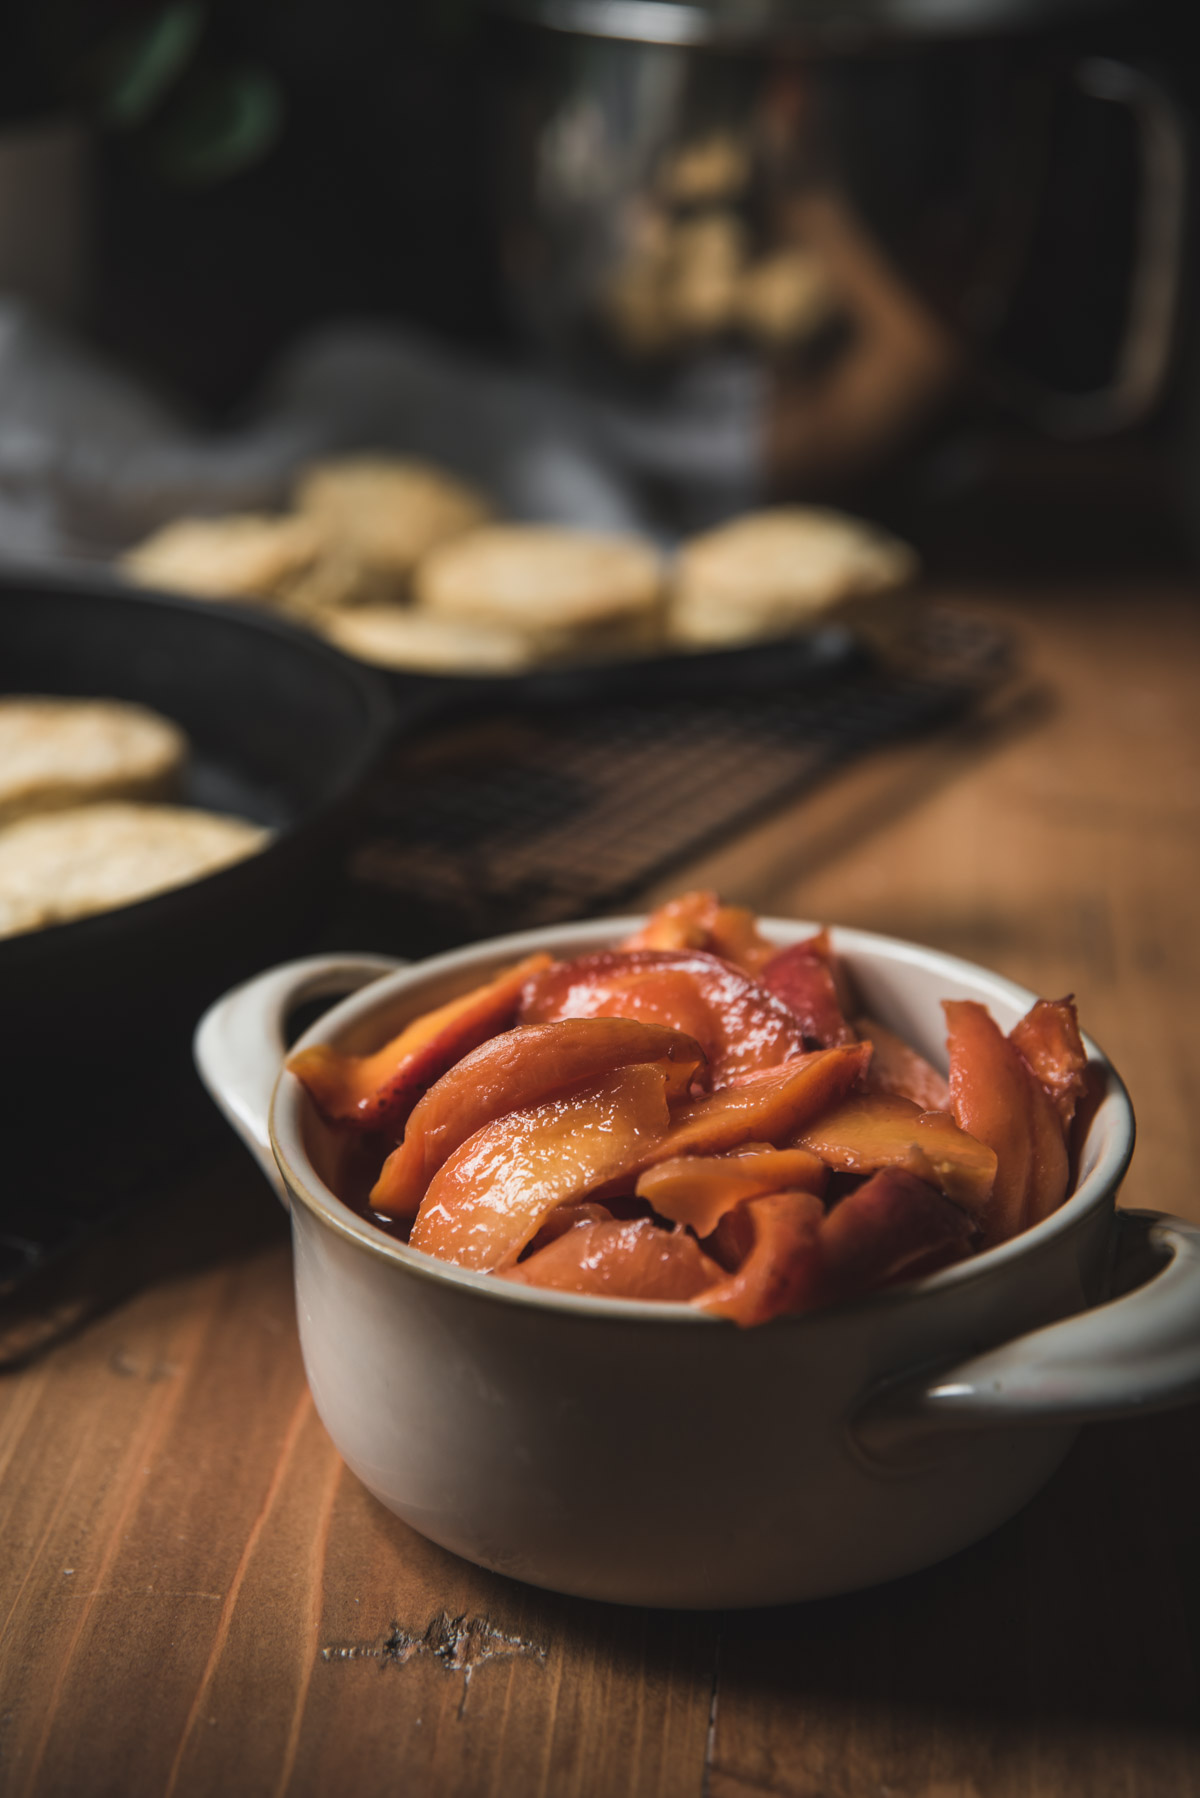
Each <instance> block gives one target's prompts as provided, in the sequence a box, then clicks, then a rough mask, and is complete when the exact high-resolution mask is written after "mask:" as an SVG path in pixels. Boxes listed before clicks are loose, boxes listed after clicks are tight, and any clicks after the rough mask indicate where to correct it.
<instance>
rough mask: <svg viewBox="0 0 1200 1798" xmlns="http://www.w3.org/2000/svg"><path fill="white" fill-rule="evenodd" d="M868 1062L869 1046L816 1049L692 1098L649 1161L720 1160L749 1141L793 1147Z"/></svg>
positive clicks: (841, 1095) (840, 1098) (856, 1079)
mask: <svg viewBox="0 0 1200 1798" xmlns="http://www.w3.org/2000/svg"><path fill="white" fill-rule="evenodd" d="M870 1058H871V1045H870V1044H869V1043H847V1044H843V1045H841V1046H840V1047H839V1048H836V1049H814V1050H813V1051H812V1053H811V1054H810V1055H798V1056H796V1057H795V1059H794V1060H792V1061H788V1062H785V1063H784V1064H783V1066H782V1067H777V1068H763V1069H761V1070H759V1071H758V1072H757V1073H754V1074H747V1075H744V1076H743V1077H742V1079H740V1080H739V1081H738V1082H737V1084H736V1085H733V1086H727V1087H725V1088H724V1089H723V1090H722V1091H721V1092H719V1093H706V1094H705V1095H704V1096H703V1097H702V1098H699V1099H691V1100H689V1101H688V1102H687V1103H686V1104H685V1105H680V1106H678V1107H676V1110H675V1113H674V1116H673V1118H672V1122H671V1129H670V1132H669V1134H668V1135H667V1136H666V1137H665V1138H664V1139H663V1141H662V1143H660V1144H659V1145H658V1147H657V1148H656V1149H655V1150H654V1153H653V1156H652V1157H651V1159H652V1160H654V1161H665V1160H667V1159H668V1158H669V1157H671V1156H675V1155H720V1154H723V1153H724V1152H725V1151H726V1150H728V1149H736V1148H738V1147H740V1146H741V1144H743V1143H751V1142H753V1143H770V1144H772V1145H775V1146H779V1145H782V1144H784V1143H787V1142H790V1141H791V1139H792V1138H793V1137H794V1136H796V1135H797V1134H798V1133H799V1132H800V1131H802V1130H803V1129H804V1128H805V1126H806V1125H808V1124H810V1123H811V1122H812V1121H813V1120H814V1119H816V1118H818V1117H820V1116H821V1114H822V1112H824V1111H827V1110H829V1108H830V1107H831V1106H833V1105H837V1104H838V1103H839V1102H840V1101H841V1100H842V1099H844V1098H845V1097H846V1095H847V1094H848V1093H849V1092H850V1090H851V1089H852V1088H853V1087H854V1086H855V1084H856V1083H857V1082H858V1080H859V1079H860V1078H861V1076H862V1074H863V1072H864V1070H865V1069H866V1066H867V1063H868V1062H869V1061H870ZM647 1165H649V1162H648V1163H647Z"/></svg>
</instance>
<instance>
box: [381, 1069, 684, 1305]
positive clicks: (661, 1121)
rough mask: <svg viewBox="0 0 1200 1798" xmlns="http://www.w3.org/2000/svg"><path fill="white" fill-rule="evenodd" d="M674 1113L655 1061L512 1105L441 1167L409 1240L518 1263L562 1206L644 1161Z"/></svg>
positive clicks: (498, 1263)
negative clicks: (528, 1103)
mask: <svg viewBox="0 0 1200 1798" xmlns="http://www.w3.org/2000/svg"><path fill="white" fill-rule="evenodd" d="M668 1118H669V1112H668V1109H667V1080H666V1076H665V1074H664V1073H663V1071H662V1068H661V1067H660V1066H657V1065H655V1064H654V1063H642V1064H640V1065H638V1066H635V1067H626V1068H620V1069H619V1070H618V1071H617V1072H616V1073H615V1074H609V1075H608V1076H606V1078H605V1079H603V1080H599V1081H597V1082H596V1083H595V1084H594V1085H592V1086H589V1087H584V1088H582V1089H580V1088H576V1089H575V1090H574V1091H573V1092H571V1093H567V1094H564V1095H561V1096H560V1097H558V1098H554V1099H548V1100H546V1101H545V1102H544V1103H543V1104H541V1105H534V1106H531V1107H529V1108H528V1109H526V1110H523V1111H513V1112H509V1113H508V1114H507V1115H506V1116H504V1117H501V1118H497V1119H495V1120H494V1121H493V1122H492V1123H490V1124H485V1125H484V1127H483V1129H482V1130H477V1131H476V1132H475V1134H474V1136H470V1137H468V1138H467V1140H466V1142H464V1143H463V1144H462V1145H461V1146H460V1147H459V1148H458V1149H456V1150H455V1152H454V1153H453V1155H451V1156H450V1158H449V1160H447V1161H446V1162H445V1163H444V1165H443V1166H442V1167H441V1168H439V1170H438V1172H437V1173H436V1174H435V1175H434V1177H433V1179H432V1180H431V1181H430V1183H429V1187H428V1190H427V1191H426V1193H425V1197H424V1199H423V1200H422V1201H421V1209H420V1211H419V1212H418V1213H417V1221H416V1223H415V1224H414V1225H413V1229H412V1235H411V1237H410V1238H409V1241H410V1242H411V1244H412V1247H413V1248H415V1249H423V1250H424V1251H425V1252H426V1253H427V1254H429V1255H437V1256H440V1258H441V1259H442V1260H443V1261H456V1262H458V1263H459V1265H460V1266H462V1267H474V1268H479V1269H482V1270H484V1271H494V1270H495V1269H496V1268H499V1267H506V1266H509V1265H511V1263H512V1262H514V1261H515V1260H516V1259H517V1256H518V1255H519V1254H520V1253H521V1250H522V1249H523V1248H524V1247H525V1245H526V1243H527V1242H529V1241H530V1240H531V1239H532V1238H533V1236H535V1235H536V1233H537V1231H538V1230H539V1229H540V1228H541V1225H542V1223H543V1221H544V1220H545V1218H546V1217H548V1216H549V1214H550V1213H551V1212H552V1211H553V1210H554V1208H555V1206H556V1205H561V1204H563V1203H564V1202H569V1201H571V1200H574V1199H581V1198H585V1197H586V1196H587V1195H588V1194H589V1193H591V1192H593V1191H594V1190H595V1189H596V1188H597V1187H599V1186H602V1185H603V1184H604V1183H605V1182H606V1181H610V1180H612V1179H614V1178H616V1177H617V1176H620V1175H622V1174H623V1172H624V1170H625V1169H627V1168H632V1167H634V1166H637V1165H638V1164H640V1163H643V1162H644V1161H645V1159H647V1158H648V1157H649V1155H650V1154H651V1152H652V1151H653V1149H654V1147H655V1146H656V1144H657V1143H658V1142H660V1141H661V1140H662V1138H663V1137H664V1136H665V1135H666V1132H667V1124H668Z"/></svg>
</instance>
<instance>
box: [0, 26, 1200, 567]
mask: <svg viewBox="0 0 1200 1798" xmlns="http://www.w3.org/2000/svg"><path fill="white" fill-rule="evenodd" d="M153 10H154V9H147V8H146V7H144V6H138V5H134V4H132V3H130V0H125V3H122V0H105V3H104V4H102V5H96V4H93V5H90V6H87V5H83V4H75V5H71V4H68V3H67V0H42V4H41V5H38V4H36V3H35V0H22V4H20V5H19V6H18V7H17V8H16V9H15V12H14V14H13V15H12V17H11V22H10V24H9V26H8V27H6V28H5V34H4V36H5V42H6V45H7V50H8V53H7V55H6V57H5V58H4V59H3V69H2V71H0V117H2V116H4V115H5V114H7V116H9V117H13V116H20V115H21V114H22V113H23V112H24V113H38V112H44V111H45V110H47V109H48V108H49V109H53V108H54V107H56V106H57V107H60V108H61V107H68V108H69V107H71V106H78V105H79V104H81V103H82V104H83V105H85V106H90V107H91V108H92V109H93V111H94V113H95V116H96V118H97V125H98V129H97V144H98V158H97V165H96V184H97V191H96V195H95V201H96V205H95V242H94V245H93V273H92V279H91V285H90V291H89V295H88V302H87V309H86V314H85V317H84V320H83V324H84V327H85V329H86V330H87V332H88V334H89V336H90V337H91V338H92V340H93V341H94V342H95V343H97V344H98V345H100V346H101V347H103V348H104V349H106V350H107V351H109V352H110V353H112V354H113V355H114V356H116V357H117V358H118V359H120V360H121V361H122V362H123V363H125V364H126V365H127V366H129V367H131V368H132V369H134V370H136V371H137V372H138V373H139V374H140V375H141V376H143V377H144V378H146V379H148V380H149V381H150V382H151V383H152V384H153V385H155V386H157V387H158V388H159V389H161V390H162V391H164V392H166V393H167V394H169V395H170V396H171V397H172V398H173V399H174V400H175V401H176V402H180V401H182V402H184V403H185V404H186V405H187V407H188V408H190V410H191V411H192V413H193V415H194V416H195V417H196V418H197V420H198V421H210V422H214V423H215V422H220V421H225V420H229V419H236V417H237V415H238V412H239V410H240V409H241V408H242V407H243V406H244V405H245V404H246V403H247V402H248V401H249V400H250V399H251V398H252V397H253V395H254V393H255V390H256V387H257V384H258V383H259V382H260V380H261V378H262V376H263V374H264V371H265V370H266V369H267V368H268V367H269V365H270V363H271V360H272V358H273V357H274V355H275V354H276V352H277V351H278V350H279V349H280V348H281V346H283V345H285V344H286V343H287V342H288V341H289V340H290V339H292V338H294V336H295V335H296V333H297V332H299V331H301V330H303V329H304V328H305V327H307V326H310V325H313V324H316V323H318V322H320V321H323V320H327V319H332V318H339V319H345V318H352V317H359V318H362V317H370V318H380V317H382V318H387V319H399V320H406V321H410V322H412V323H414V324H416V325H418V326H422V327H425V328H428V329H431V330H433V331H436V332H437V333H438V334H439V335H441V336H444V337H450V338H451V339H454V340H457V341H460V342H462V343H464V344H469V345H472V346H474V347H476V348H481V349H483V350H485V351H488V352H491V353H495V354H498V355H502V356H510V357H519V356H522V355H523V354H524V353H525V349H524V346H523V345H522V344H521V342H520V341H519V338H518V337H517V335H516V333H515V331H514V329H513V327H512V324H511V322H510V320H509V318H508V316H507V314H506V309H505V305H504V300H503V295H502V292H501V287H500V282H499V279H498V272H497V255H496V244H495V236H496V233H495V222H494V213H493V197H494V196H493V168H494V155H493V144H494V138H493V131H494V113H495V104H494V101H495V79H494V77H495V73H496V67H497V59H498V56H499V55H500V53H501V52H500V48H499V46H498V39H497V35H496V29H495V27H494V25H492V26H489V25H488V23H487V21H486V20H485V19H484V17H483V11H482V7H481V5H480V0H410V3H409V4H406V5H403V6H399V5H395V4H391V3H389V0H342V3H340V4H337V5H333V4H331V3H330V0H213V3H212V4H209V5H207V6H205V7H203V8H196V9H194V10H195V11H197V12H198V13H202V15H203V23H202V29H201V31H200V33H199V39H198V43H197V47H196V49H195V51H194V53H193V55H192V59H191V63H190V65H189V68H188V70H187V73H186V75H185V77H184V78H183V80H182V81H181V82H180V83H179V84H178V85H177V89H176V91H175V92H174V93H173V94H172V96H171V101H170V104H169V105H166V106H164V107H163V108H160V109H159V111H158V113H156V114H154V115H152V116H151V117H150V119H149V120H148V121H146V122H145V123H144V124H143V125H142V126H141V127H140V128H138V129H132V130H131V129H123V130H118V129H110V128H106V126H105V106H104V101H103V92H104V85H105V78H106V72H107V71H108V69H109V68H110V66H111V59H112V46H113V44H114V43H116V44H118V45H122V44H124V43H125V42H126V41H127V39H128V37H129V34H130V33H131V32H133V31H134V30H136V29H137V28H138V26H139V23H140V21H142V20H143V19H144V16H145V15H146V13H147V12H148V11H153ZM1187 12H1188V9H1187V8H1186V7H1185V6H1183V5H1181V4H1172V3H1171V0H1139V3H1138V4H1136V5H1132V6H1117V7H1107V8H1105V7H1100V8H1098V9H1095V10H1094V11H1093V10H1091V9H1088V10H1085V11H1084V12H1083V13H1082V14H1081V15H1079V16H1077V17H1075V18H1074V19H1073V20H1072V22H1071V23H1070V25H1069V26H1066V27H1061V26H1060V27H1057V28H1052V29H1048V30H1046V31H1045V32H1043V33H1041V34H1040V39H1039V41H1040V44H1041V53H1042V54H1044V55H1045V56H1046V57H1048V58H1050V59H1054V58H1058V59H1060V60H1061V61H1063V62H1064V63H1065V62H1067V61H1068V60H1069V59H1071V58H1072V57H1074V56H1075V55H1077V54H1078V53H1080V52H1093V51H1094V52H1100V53H1103V54H1109V53H1111V54H1116V55H1118V56H1121V57H1124V58H1127V59H1129V60H1131V61H1134V62H1135V63H1140V64H1141V65H1142V66H1144V67H1146V68H1148V69H1149V70H1151V71H1152V72H1153V73H1155V74H1156V76H1158V78H1160V79H1161V80H1163V81H1165V83H1166V84H1167V86H1168V87H1169V88H1170V89H1171V90H1172V91H1173V92H1174V94H1175V96H1176V97H1177V99H1178V100H1179V102H1180V103H1181V105H1182V107H1183V108H1184V110H1185V112H1186V113H1187V114H1188V115H1189V116H1190V117H1191V118H1192V119H1193V120H1194V119H1196V118H1197V116H1198V115H1200V69H1198V67H1197V62H1196V59H1195V57H1194V56H1193V55H1192V54H1191V52H1190V35H1191V34H1190V26H1189V20H1188V17H1187ZM106 59H107V61H106ZM245 68H248V69H251V70H253V71H255V72H256V74H257V75H258V76H259V77H260V78H262V79H263V80H265V81H266V82H268V83H269V85H270V87H271V89H272V91H273V93H274V94H275V96H276V98H277V102H278V107H279V120H278V127H277V130H276V132H275V134H274V136H273V139H272V141H271V142H270V144H269V145H268V146H267V147H266V148H265V149H264V150H263V151H262V152H261V153H260V154H258V155H257V156H256V157H255V158H254V159H253V160H252V161H251V162H250V163H249V166H246V167H244V168H242V169H241V170H240V171H238V172H234V173H231V174H226V175H224V176H223V177H222V178H220V179H216V178H207V177H206V178H200V179H197V178H195V177H194V176H189V175H186V174H185V175H183V176H181V175H180V172H179V158H178V156H177V155H174V151H173V143H174V147H175V148H177V143H176V142H175V141H174V140H177V138H178V134H179V129H180V124H179V113H180V111H181V109H182V111H183V112H184V114H185V115H186V114H187V112H188V109H189V107H190V108H192V109H193V110H195V109H196V108H197V106H198V108H199V111H200V112H201V114H202V113H203V110H204V105H205V103H206V101H207V100H210V99H211V94H210V89H211V88H212V84H213V82H214V79H215V78H217V79H219V78H220V77H221V76H223V75H224V74H226V73H228V71H229V70H231V69H234V70H240V69H245ZM206 84H207V85H206ZM945 103H946V104H947V105H952V104H953V103H954V96H953V94H952V93H951V92H949V91H948V92H947V95H946V100H945ZM1106 110H1112V109H1103V108H1102V109H1096V108H1093V109H1092V115H1091V116H1090V117H1089V116H1085V115H1083V114H1080V116H1078V117H1075V118H1072V117H1070V116H1069V108H1068V109H1066V110H1065V111H1064V116H1063V118H1062V120H1061V121H1060V136H1061V145H1062V153H1061V157H1060V159H1059V164H1058V167H1059V176H1058V181H1059V187H1060V191H1059V192H1058V193H1057V194H1054V193H1052V194H1051V195H1050V196H1049V197H1048V204H1047V207H1046V210H1045V219H1044V224H1043V227H1042V231H1041V235H1040V237H1039V240H1038V244H1037V266H1038V270H1039V280H1038V282H1037V283H1036V284H1033V285H1031V286H1030V288H1029V290H1028V291H1027V292H1026V293H1025V294H1023V295H1022V297H1021V300H1020V303H1019V304H1018V305H1017V307H1016V308H1015V310H1014V313H1013V316H1012V319H1011V321H1010V324H1009V326H1008V329H1007V333H1006V340H1005V342H1004V343H1003V345H1002V348H1003V349H1004V351H1005V353H1006V355H1008V356H1009V357H1010V358H1011V360H1012V361H1013V362H1014V363H1015V364H1016V365H1017V366H1019V367H1022V368H1025V369H1027V370H1028V371H1029V372H1030V373H1032V374H1035V375H1047V376H1050V377H1051V378H1054V379H1057V380H1058V382H1059V383H1060V384H1062V385H1065V386H1067V387H1070V386H1072V385H1074V386H1077V387H1085V386H1087V385H1088V384H1089V383H1090V382H1092V381H1095V380H1097V379H1101V378H1102V377H1103V374H1104V372H1105V365H1106V359H1107V357H1108V354H1109V349H1110V347H1111V343H1112V340H1113V335H1114V332H1115V330H1116V329H1117V328H1118V327H1119V321H1120V313H1121V305H1122V293H1123V274H1122V270H1123V267H1124V263H1125V258H1126V256H1127V253H1128V238H1129V233H1128V226H1127V221H1128V218H1129V205H1128V201H1129V196H1130V193H1131V190H1132V186H1133V182H1134V162H1133V156H1132V146H1131V142H1130V141H1129V138H1128V133H1127V130H1125V129H1124V128H1123V127H1122V126H1121V124H1120V123H1119V122H1114V121H1113V120H1108V121H1104V120H1101V119H1100V118H1099V116H1098V113H1099V112H1103V111H1106ZM184 122H185V123H186V122H187V121H186V117H185V121H184ZM173 133H174V139H173V136H172V134H173ZM1194 186H1195V184H1193V189H1194ZM1191 206H1192V212H1193V219H1194V217H1195V211H1196V201H1195V194H1194V191H1193V196H1192V200H1191ZM1197 235H1198V234H1197V232H1196V231H1195V230H1194V229H1193V230H1192V232H1191V240H1192V242H1193V244H1194V243H1195V241H1196V239H1197ZM1195 292H1196V280H1195V272H1194V269H1193V270H1192V272H1191V273H1190V275H1189V278H1188V282H1187V285H1186V287H1185V293H1184V298H1183V305H1182V308H1181V328H1180V334H1179V344H1178V351H1177V356H1176V366H1175V369H1174V371H1173V376H1172V380H1171V382H1170V386H1169V389H1168V392H1167V394H1166V396H1165V397H1164V399H1163V401H1162V403H1161V404H1160V406H1159V407H1158V409H1157V410H1156V412H1155V414H1154V416H1153V417H1152V418H1151V419H1150V420H1149V421H1148V422H1147V423H1145V424H1143V425H1142V426H1141V427H1139V429H1138V430H1137V431H1136V432H1130V433H1126V434H1125V435H1123V436H1121V437H1118V438H1116V439H1112V440H1108V441H1106V442H1103V443H1101V444H1088V445H1078V444H1072V445H1062V444H1055V443H1053V442H1046V441H1044V440H1039V439H1038V438H1037V437H1036V436H1035V435H1034V434H1033V433H1032V432H1030V431H1027V430H1025V429H1023V428H1022V427H1021V426H1020V425H1019V424H1014V423H1013V422H1012V421H1011V419H1010V418H1009V417H1008V416H1007V415H1006V412H1005V409H1004V408H1003V407H1002V406H996V405H995V404H993V403H992V402H991V401H990V400H989V398H988V396H987V395H986V394H984V393H981V392H976V393H973V394H972V395H971V396H970V397H969V398H968V399H967V400H966V401H964V402H960V403H959V404H958V405H957V406H956V407H955V409H954V410H953V412H952V413H951V414H950V415H949V416H945V415H944V416H941V417H939V418H938V419H937V421H936V422H935V425H934V427H933V428H932V429H931V430H930V431H929V432H928V433H927V435H926V437H925V439H924V440H923V441H920V442H917V443H915V444H914V445H913V446H912V449H911V452H910V453H909V454H908V455H906V457H905V458H904V459H903V462H902V463H898V464H893V465H891V466H889V467H888V468H887V470H886V471H885V473H884V474H883V475H882V476H880V477H876V478H874V479H872V480H871V481H869V482H864V483H861V484H860V486H859V487H858V488H857V489H856V490H853V491H851V492H849V493H847V494H846V495H844V496H842V497H843V498H844V500H845V502H846V503H848V504H851V505H857V506H859V507H860V508H861V509H863V510H865V511H868V512H871V513H873V514H874V515H876V516H878V517H880V518H881V519H883V520H885V521H886V522H889V523H892V524H893V525H895V526H898V527H899V528H901V529H904V530H906V531H907V532H908V533H909V534H910V535H911V536H913V537H914V539H915V540H916V542H917V544H918V547H919V548H920V549H921V550H922V552H923V553H924V555H925V556H926V558H927V560H928V561H929V563H930V565H931V567H932V568H933V570H934V571H935V572H950V573H958V572H965V573H973V572H975V571H976V570H977V569H978V570H987V571H990V572H993V573H1006V572H1008V571H1010V570H1016V569H1020V570H1032V571H1034V572H1039V571H1045V572H1053V573H1063V572H1080V573H1088V572H1093V571H1101V570H1103V571H1109V570H1114V569H1119V568H1124V569H1128V568H1130V567H1136V568H1144V569H1146V570H1147V571H1151V570H1156V571H1162V570H1174V569H1179V570H1183V569H1186V568H1188V567H1190V566H1191V565H1192V564H1193V562H1194V560H1195V557H1196V555H1197V554H1198V553H1200V532H1197V531H1196V529H1195V526H1194V523H1193V519H1194V515H1195V513H1196V511H1197V509H1198V508H1197V507H1196V504H1195V500H1196V498H1197V497H1200V494H1198V492H1197V490H1198V489H1200V423H1198V414H1200V332H1197V331H1196V330H1195V329H1194V328H1193V327H1192V322H1191V321H1192V316H1193V314H1194V312H1195V310H1196V307H1195Z"/></svg>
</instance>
